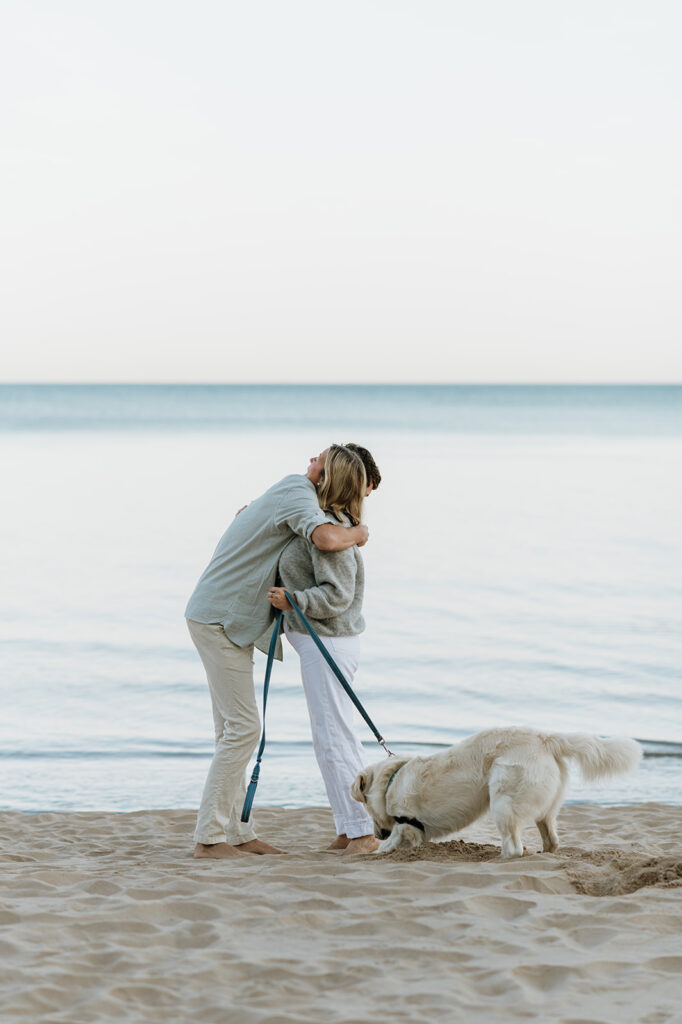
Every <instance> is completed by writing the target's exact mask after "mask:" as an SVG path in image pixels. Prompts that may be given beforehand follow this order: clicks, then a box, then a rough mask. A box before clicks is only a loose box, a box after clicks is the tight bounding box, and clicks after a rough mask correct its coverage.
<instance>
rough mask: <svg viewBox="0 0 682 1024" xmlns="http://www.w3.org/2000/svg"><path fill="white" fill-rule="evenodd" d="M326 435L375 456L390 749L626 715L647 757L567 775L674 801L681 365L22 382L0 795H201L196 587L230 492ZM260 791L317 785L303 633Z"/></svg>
mask: <svg viewBox="0 0 682 1024" xmlns="http://www.w3.org/2000/svg"><path fill="white" fill-rule="evenodd" d="M334 440H337V441H343V440H355V441H357V442H359V443H362V444H365V445H367V446H368V447H369V448H371V449H372V451H373V452H374V454H375V457H376V459H377V462H378V463H379V465H380V468H381V471H382V473H383V477H384V479H383V482H382V484H381V487H380V489H379V490H378V491H377V492H376V493H375V494H373V495H372V496H371V497H370V499H369V500H368V501H367V503H366V521H367V523H368V525H369V528H370V542H369V544H368V545H367V546H366V547H365V549H364V552H363V554H364V558H365V564H366V574H367V590H366V602H365V617H366V620H367V631H366V633H365V634H364V637H363V658H362V665H361V668H360V671H359V673H358V676H357V677H356V681H355V686H356V689H357V691H358V693H359V695H360V696H361V699H362V700H363V701H364V702H365V704H366V705H367V708H368V710H369V712H370V714H371V715H372V717H373V718H374V720H375V721H376V722H377V724H378V725H379V727H380V728H381V729H382V731H383V732H384V735H385V736H386V737H387V739H388V740H389V745H390V746H391V747H392V749H394V750H396V752H408V753H417V752H421V753H428V752H430V751H435V750H437V749H441V748H442V746H443V745H447V744H450V743H452V742H456V741H457V740H458V739H461V738H462V737H464V736H466V735H468V734H470V733H472V732H475V731H477V730H479V729H483V728H487V727H490V726H497V725H515V724H525V725H531V726H536V727H538V728H540V729H545V730H553V731H586V732H594V733H597V734H624V735H630V736H635V737H637V738H638V739H640V740H642V741H643V743H644V746H645V751H646V754H647V756H646V757H645V760H644V762H643V765H642V767H641V769H640V770H639V771H638V772H637V773H636V774H635V775H633V776H630V777H626V778H623V779H615V780H612V781H610V782H604V783H602V784H600V785H599V786H593V785H590V786H587V785H585V784H583V783H582V782H581V781H580V780H579V778H577V777H575V778H574V779H573V782H572V787H571V791H570V795H569V799H570V800H590V801H596V802H601V803H629V802H639V801H645V800H663V801H667V802H672V803H680V802H682V786H681V785H680V783H681V782H682V689H681V687H680V677H681V674H682V669H681V665H682V472H681V470H682V388H680V387H511V386H510V387H502V386H500V387H459V386H442V387H438V386H435V387H428V386H415V387H409V386H406V387H399V386H343V385H340V386H334V387H332V386H319V387H313V386H295V387H285V386H281V387H280V386H259V387H255V386H254V387H246V386H236V385H235V386H181V385H178V386H124V385H121V386H75V385H74V386H60V385H59V386H58V385H54V386H53V385H42V386H40V385H35V386H33V385H21V386H20V385H5V386H0V471H1V474H2V477H1V478H2V483H3V497H2V503H1V505H0V524H1V526H2V545H1V548H0V579H1V581H2V583H1V586H0V707H1V712H0V807H2V808H4V809H20V810H27V811H36V810H47V809H49V810H89V809H108V810H132V809H138V808H144V807H195V806H196V805H197V803H198V801H199V798H200V794H201V789H202V786H203V781H204V777H205V774H206V770H207V767H208V763H209V760H210V756H211V747H212V721H211V713H210V704H209V698H208V692H207V687H206V682H205V679H204V677H203V671H202V668H201V664H200V662H199V659H198V656H197V655H196V652H195V651H194V648H193V647H192V644H191V641H190V639H189V636H188V634H187V632H186V627H185V623H184V618H183V611H184V607H185V604H186V601H187V598H188V596H189V594H190V593H191V591H192V589H193V587H194V584H195V582H196V580H197V578H198V576H199V575H200V573H201V571H202V570H203V568H204V567H205V565H206V563H207V562H208V560H209V558H210V555H211V553H212V551H213V549H214V547H215V544H216V542H217V540H218V538H219V537H220V535H221V534H222V532H223V531H224V529H225V527H226V526H227V524H228V523H229V522H230V520H231V518H232V516H233V514H234V512H235V510H236V509H237V508H239V507H240V506H241V505H243V504H245V503H246V502H248V501H249V500H251V499H252V498H254V497H256V496H257V495H258V494H260V493H262V491H264V490H265V489H266V488H267V487H268V486H269V485H270V484H271V483H273V482H274V481H275V480H277V479H279V478H280V477H281V476H284V475H285V474H286V473H291V472H298V471H300V472H304V471H305V468H306V466H307V463H308V459H309V457H310V456H311V455H313V454H316V453H317V452H318V451H319V450H321V449H322V448H323V447H325V446H326V445H327V444H328V443H329V442H330V441H334ZM264 660H265V659H264V658H263V657H262V656H260V655H258V654H257V664H256V680H257V689H258V690H259V691H260V688H261V683H262V674H263V671H264ZM358 729H359V730H360V734H361V735H362V736H363V739H364V738H366V740H367V744H366V749H367V758H368V761H369V760H374V759H378V758H380V757H381V756H382V753H381V751H380V750H379V748H378V747H377V746H376V744H375V743H374V741H373V739H372V737H371V734H369V733H368V732H367V731H366V727H365V726H364V725H363V724H362V722H361V721H360V720H359V719H358ZM258 802H260V803H263V804H266V803H267V804H278V805H299V806H302V805H319V804H324V803H325V802H326V801H325V796H324V790H323V787H322V783H321V780H320V778H319V773H318V771H317V766H316V763H315V760H314V757H313V755H312V747H311V742H310V730H309V724H308V720H307V714H306V708H305V702H304V700H303V695H302V689H301V685H300V682H299V677H298V665H297V659H296V655H295V654H294V652H293V651H288V652H287V653H286V657H285V662H284V664H283V665H277V666H276V668H275V672H274V676H273V683H272V688H271V698H270V703H269V706H268V747H267V751H266V755H265V760H264V764H263V770H262V773H261V783H260V786H259V791H258Z"/></svg>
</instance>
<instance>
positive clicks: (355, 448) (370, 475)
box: [345, 443, 381, 491]
mask: <svg viewBox="0 0 682 1024" xmlns="http://www.w3.org/2000/svg"><path fill="white" fill-rule="evenodd" d="M345 447H346V448H350V450H351V451H352V452H355V454H356V455H359V456H360V458H361V459H362V461H363V462H364V464H365V473H366V474H367V483H368V484H371V485H372V488H373V489H374V490H375V491H376V489H377V487H378V486H379V484H380V483H381V473H380V472H379V467H378V466H377V464H376V462H375V461H374V459H373V458H372V454H371V452H368V451H367V449H366V448H363V447H362V445H359V444H352V443H349V444H347V445H345Z"/></svg>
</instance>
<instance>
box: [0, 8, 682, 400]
mask: <svg viewBox="0 0 682 1024" xmlns="http://www.w3.org/2000/svg"><path fill="white" fill-rule="evenodd" d="M0 10H1V17H2V25H1V27H0V39H1V42H0V87H1V90H2V100H1V101H0V102H1V105H2V106H1V111H2V113H1V116H2V124H1V126H0V127H1V129H2V153H1V155H0V160H1V164H0V195H1V197H2V198H1V200H0V202H1V203H2V206H3V214H2V226H1V227H0V288H1V289H2V293H3V294H2V299H1V302H0V327H1V331H2V342H1V345H2V359H1V360H0V379H2V380H5V381H12V380H45V381H47V380H64V381H81V380H91V381H95V380H104V381H106V380H116V381H137V380H144V381H154V380H158V381H216V382H219V381H228V382H229V381H259V380H265V381H270V380H272V381H276V380H281V381H322V380H325V381H326V380H338V381H411V380H418V381H438V382H441V381H465V382H468V381H494V382H495V381H500V382H505V381H662V382H665V381H682V303H681V296H680V292H681V290H682V289H681V287H680V283H681V281H682V263H681V252H682V199H681V192H682V142H681V135H680V125H681V123H682V104H681V103H680V100H681V97H682V61H681V60H680V38H681V37H682V33H681V29H682V5H680V4H679V2H678V0H670V2H660V0H647V2H644V0H636V2H632V0H571V2H570V3H566V2H558V0H537V2H529V0H514V2H511V0H497V2H494V0H465V2H460V0H443V2H437V0H411V2H405V0H343V2H341V0H337V2H334V3H332V2H327V0H309V2H302V0H240V2H238V3H237V2H229V0H192V2H189V0H183V2H178V0H81V2H77V0H53V2H37V0H21V2H15V0H3V2H2V5H1V9H0Z"/></svg>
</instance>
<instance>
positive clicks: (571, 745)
mask: <svg viewBox="0 0 682 1024" xmlns="http://www.w3.org/2000/svg"><path fill="white" fill-rule="evenodd" d="M544 742H545V745H546V747H547V749H548V750H549V751H550V753H551V754H553V755H554V757H556V758H563V757H571V758H574V759H575V760H576V761H577V762H578V765H579V766H580V771H581V774H582V776H583V778H584V779H586V780H587V781H588V782H591V781H592V780H593V779H602V778H604V777H605V776H607V775H624V774H625V773H626V772H631V771H634V769H635V768H636V767H637V765H638V764H639V761H640V758H641V756H642V748H641V746H640V745H639V743H637V741H636V740H630V739H626V738H624V737H623V738H618V739H600V738H599V737H598V736H585V735H583V734H582V733H570V734H567V735H563V736H562V735H556V734H555V735H552V736H545V737H544Z"/></svg>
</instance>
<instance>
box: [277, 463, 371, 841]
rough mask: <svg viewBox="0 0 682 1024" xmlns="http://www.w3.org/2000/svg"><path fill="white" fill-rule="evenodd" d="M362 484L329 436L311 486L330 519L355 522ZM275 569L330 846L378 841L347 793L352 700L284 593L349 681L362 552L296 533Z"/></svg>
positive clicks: (360, 623)
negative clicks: (330, 828) (329, 816)
mask: <svg viewBox="0 0 682 1024" xmlns="http://www.w3.org/2000/svg"><path fill="white" fill-rule="evenodd" d="M367 490H368V488H367V477H366V473H365V467H364V465H363V462H362V459H361V458H360V457H359V456H358V455H357V454H356V453H355V452H354V451H352V450H351V449H350V448H348V447H346V446H345V445H339V444H333V445H332V446H331V447H330V449H329V451H328V453H327V458H326V461H325V464H324V475H323V477H322V479H321V481H320V484H319V486H318V492H317V497H318V501H319V503H320V506H321V507H322V508H323V509H324V510H325V512H327V513H328V516H329V522H332V523H343V524H344V525H346V526H357V525H358V524H359V522H360V519H361V515H362V502H363V498H364V497H365V496H366V494H367ZM279 576H280V579H281V581H282V583H283V584H284V586H283V587H271V588H270V591H269V593H268V600H269V601H270V603H271V604H272V605H273V606H274V607H275V608H278V609H281V610H283V611H284V612H285V616H284V629H285V632H286V634H287V638H288V640H289V642H290V643H291V645H292V647H293V648H294V649H295V650H296V652H297V653H298V655H299V657H300V659H301V677H302V679H303V688H304V690H305V695H306V701H307V703H308V712H309V714H310V723H311V726H312V733H313V746H314V749H315V755H316V757H317V763H318V764H319V766H320V771H321V772H322V778H323V779H324V784H325V787H326V790H327V796H328V797H329V803H330V805H331V808H332V812H333V814H334V823H335V825H336V831H337V836H336V839H335V840H334V842H333V843H332V845H331V846H330V847H329V849H331V850H343V851H344V852H345V853H371V852H372V851H373V850H375V849H376V848H377V846H378V845H379V844H378V842H377V840H376V839H375V838H374V826H373V823H372V819H371V818H370V817H369V815H368V814H367V812H366V811H365V809H364V807H363V806H362V805H361V804H358V803H356V802H355V800H353V798H352V797H351V795H350V787H351V783H352V782H353V780H354V779H355V777H356V775H357V774H358V772H359V771H360V770H361V769H362V768H363V767H364V764H365V754H364V751H363V749H362V746H361V744H360V741H359V740H358V738H357V736H356V735H355V730H354V728H353V705H352V704H351V702H350V700H349V699H348V696H347V694H346V693H345V691H344V690H343V688H342V686H341V684H340V683H339V681H338V679H337V678H336V676H335V675H334V673H333V672H332V670H331V668H330V667H329V665H328V664H327V662H326V661H325V660H324V658H323V657H322V655H321V654H320V651H319V650H318V648H317V646H316V645H315V642H314V640H313V638H312V637H311V636H310V634H309V633H308V632H307V630H306V628H305V626H304V625H303V623H302V622H301V620H300V619H299V617H298V615H297V613H296V612H295V611H294V610H293V608H292V606H291V604H290V603H289V601H288V599H287V596H286V594H285V589H286V590H288V591H290V592H291V593H292V594H293V596H294V599H295V600H296V603H297V604H298V606H299V608H300V609H301V611H302V612H303V613H304V614H305V615H306V617H307V618H308V619H309V621H310V623H311V625H312V627H313V629H314V630H315V632H316V633H317V634H318V636H320V638H321V639H322V642H323V644H324V645H325V647H326V648H327V650H328V651H329V653H330V654H331V656H332V658H333V659H334V661H335V662H336V663H337V665H338V666H339V668H340V669H341V672H342V673H343V675H344V677H345V678H346V679H347V680H348V682H349V683H350V682H352V680H353V676H354V675H355V672H356V670H357V667H358V661H359V657H360V636H359V634H360V633H361V632H362V631H363V629H364V628H365V623H364V619H363V617H362V598H363V592H364V579H365V574H364V567H363V564H362V557H361V555H360V552H359V550H358V548H357V547H351V548H347V549H346V550H345V551H330V552H321V551H318V550H317V548H316V547H315V545H314V544H312V543H311V542H310V541H308V540H306V539H305V538H303V537H296V538H295V539H294V540H292V541H291V543H290V544H288V545H287V547H286V548H285V549H284V551H283V552H282V555H281V557H280V561H279Z"/></svg>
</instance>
